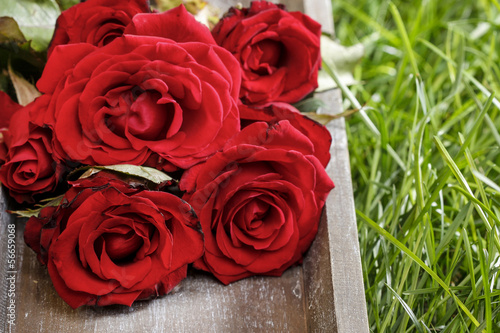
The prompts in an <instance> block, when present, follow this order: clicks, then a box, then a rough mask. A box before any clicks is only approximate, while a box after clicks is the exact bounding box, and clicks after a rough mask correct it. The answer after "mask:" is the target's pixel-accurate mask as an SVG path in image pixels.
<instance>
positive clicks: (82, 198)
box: [24, 171, 203, 308]
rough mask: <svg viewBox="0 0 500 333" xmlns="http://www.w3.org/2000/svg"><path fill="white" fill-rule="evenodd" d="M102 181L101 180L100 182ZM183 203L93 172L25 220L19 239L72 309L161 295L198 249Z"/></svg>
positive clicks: (200, 250)
mask: <svg viewBox="0 0 500 333" xmlns="http://www.w3.org/2000/svg"><path fill="white" fill-rule="evenodd" d="M103 183H104V184H105V185H103ZM196 227H197V220H196V218H195V216H194V213H193V212H192V209H191V206H189V204H187V203H186V202H184V201H182V200H181V199H180V198H179V197H176V196H174V195H173V194H170V193H167V192H160V191H148V190H145V189H144V188H141V187H137V186H133V187H132V186H130V185H128V184H127V183H125V182H123V181H121V180H120V179H117V178H116V177H115V176H114V175H113V174H110V173H108V172H105V171H101V172H99V173H98V174H96V175H93V176H91V177H90V178H87V179H83V180H78V181H74V182H72V187H71V188H70V190H69V191H68V192H67V193H66V194H65V195H64V197H63V199H62V202H61V204H60V205H59V206H58V207H56V208H54V207H47V208H44V209H42V211H41V213H40V216H39V217H32V218H30V219H29V220H28V222H27V224H26V229H25V233H24V237H25V241H26V243H27V244H28V246H29V247H31V248H32V249H33V250H34V251H35V252H36V253H37V255H38V258H39V260H40V261H41V262H42V263H44V264H46V265H47V267H48V271H49V275H50V278H51V279H52V282H53V284H54V288H55V289H56V291H57V293H58V294H59V295H60V296H61V298H62V299H63V300H64V301H65V302H66V303H68V304H69V305H70V306H71V307H72V308H77V307H80V306H82V305H97V306H104V305H111V304H123V305H128V306H130V305H132V303H133V302H134V301H136V300H141V299H146V298H150V297H157V296H160V295H164V294H167V293H168V292H170V291H171V290H172V288H174V287H175V286H176V285H177V284H178V283H179V282H180V281H181V280H182V279H184V278H185V277H186V274H187V265H188V264H189V263H191V262H193V261H194V260H196V259H197V258H199V257H200V256H201V255H202V253H203V238H202V235H201V233H200V232H199V231H198V230H197V229H196Z"/></svg>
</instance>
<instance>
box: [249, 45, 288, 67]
mask: <svg viewBox="0 0 500 333" xmlns="http://www.w3.org/2000/svg"><path fill="white" fill-rule="evenodd" d="M283 49H284V46H283V44H282V43H280V42H277V41H274V40H270V39H265V40H263V41H260V42H258V43H256V44H255V45H254V46H253V50H252V57H253V58H254V59H253V61H251V63H250V68H251V69H252V70H253V71H254V72H256V73H257V74H259V75H266V74H269V75H270V74H272V73H274V72H275V71H276V69H277V68H279V67H281V65H282V64H283V61H284V57H283V55H284V52H283Z"/></svg>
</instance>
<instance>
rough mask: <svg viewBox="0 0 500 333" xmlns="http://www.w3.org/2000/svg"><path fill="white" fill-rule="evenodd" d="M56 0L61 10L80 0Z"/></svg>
mask: <svg viewBox="0 0 500 333" xmlns="http://www.w3.org/2000/svg"><path fill="white" fill-rule="evenodd" d="M56 1H57V4H58V5H59V8H60V9H61V11H63V10H66V9H68V8H70V7H71V6H74V5H76V4H77V3H80V0H56Z"/></svg>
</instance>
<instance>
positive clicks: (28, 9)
mask: <svg viewBox="0 0 500 333" xmlns="http://www.w3.org/2000/svg"><path fill="white" fill-rule="evenodd" d="M4 1H5V2H6V3H4V4H3V5H2V15H4V16H10V17H12V18H14V19H15V20H16V22H17V23H18V25H19V28H20V29H21V31H22V32H23V34H24V36H25V37H26V39H27V40H31V41H32V47H33V49H35V50H36V51H43V50H45V49H46V48H47V47H48V46H49V43H50V40H51V39H52V34H53V33H54V28H55V24H56V20H57V18H58V17H59V14H61V11H60V9H59V6H58V5H57V3H56V1H55V0H4Z"/></svg>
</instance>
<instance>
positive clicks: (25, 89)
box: [9, 66, 41, 106]
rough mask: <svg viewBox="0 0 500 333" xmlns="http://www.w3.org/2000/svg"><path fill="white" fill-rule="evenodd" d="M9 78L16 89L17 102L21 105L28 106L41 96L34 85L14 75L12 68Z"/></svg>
mask: <svg viewBox="0 0 500 333" xmlns="http://www.w3.org/2000/svg"><path fill="white" fill-rule="evenodd" d="M9 76H10V79H11V81H12V84H13V85H14V89H15V90H16V96H17V102H18V103H19V104H21V105H23V106H26V105H28V104H29V103H31V102H32V101H33V100H35V98H37V97H38V96H40V95H41V94H40V92H39V91H38V90H37V89H36V87H35V86H34V85H33V84H31V83H29V82H28V81H26V80H25V79H24V78H23V77H21V76H19V75H17V74H16V73H14V71H13V70H12V68H11V67H10V66H9Z"/></svg>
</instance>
